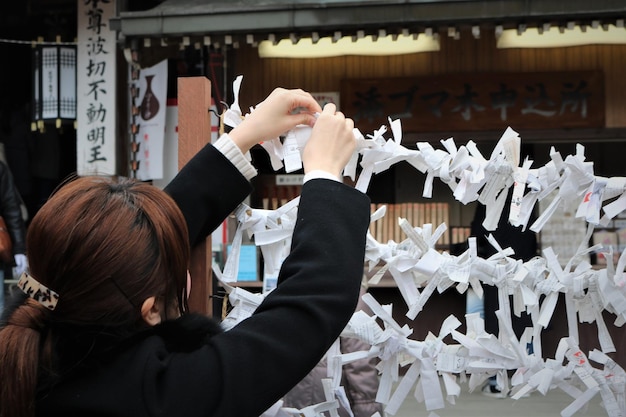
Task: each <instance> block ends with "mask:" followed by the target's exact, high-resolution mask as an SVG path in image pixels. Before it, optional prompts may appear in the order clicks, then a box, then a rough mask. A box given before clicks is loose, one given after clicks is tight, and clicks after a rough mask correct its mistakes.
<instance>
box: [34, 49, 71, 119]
mask: <svg viewBox="0 0 626 417" xmlns="http://www.w3.org/2000/svg"><path fill="white" fill-rule="evenodd" d="M32 120H33V130H35V129H39V130H41V131H43V130H44V124H45V122H52V121H54V123H55V125H56V127H57V128H60V127H61V125H62V123H63V122H72V123H73V122H75V120H76V47H75V46H73V45H62V46H61V45H36V46H34V48H33V107H32Z"/></svg>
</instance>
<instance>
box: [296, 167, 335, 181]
mask: <svg viewBox="0 0 626 417" xmlns="http://www.w3.org/2000/svg"><path fill="white" fill-rule="evenodd" d="M320 178H322V179H326V180H333V181H337V182H342V181H341V180H340V179H339V178H338V177H336V176H335V175H333V174H331V173H329V172H326V171H322V170H321V169H315V170H313V171H311V172H307V173H306V174H304V178H303V179H302V183H303V184H304V183H305V182H307V181H309V180H313V179H320Z"/></svg>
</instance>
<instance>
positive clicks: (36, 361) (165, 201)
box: [0, 88, 370, 417]
mask: <svg viewBox="0 0 626 417" xmlns="http://www.w3.org/2000/svg"><path fill="white" fill-rule="evenodd" d="M296 109H302V110H301V111H299V112H298V113H295V114H292V113H293V112H294V110H296ZM315 113H320V114H319V117H315ZM299 124H307V125H309V126H313V129H312V132H311V136H310V139H309V140H308V142H307V144H306V146H305V148H304V150H303V155H302V161H303V166H304V184H303V186H302V192H301V196H300V203H299V207H298V218H297V221H296V225H295V228H294V232H293V238H292V248H291V252H290V254H289V256H288V257H287V258H286V259H285V261H284V263H283V265H282V268H281V270H280V273H279V278H278V285H277V287H276V288H275V289H274V290H273V291H272V292H271V293H270V294H269V295H268V296H267V297H266V298H265V299H264V301H263V303H261V305H260V306H259V307H258V308H257V309H256V311H255V312H254V314H253V315H252V316H251V317H249V318H248V319H246V320H244V321H242V322H241V323H239V324H238V325H237V326H235V327H233V328H232V329H230V330H228V331H222V329H221V327H220V326H219V323H218V322H217V321H215V320H213V319H211V318H209V317H205V316H201V315H197V314H191V313H189V311H188V306H187V297H188V288H187V270H188V267H189V254H190V250H191V249H190V247H191V246H193V245H195V244H197V243H199V242H201V241H203V240H204V239H206V237H207V236H208V235H209V234H210V233H211V231H212V230H213V229H215V228H216V227H217V226H218V225H219V224H220V223H221V222H222V221H223V220H224V218H226V217H227V216H228V215H229V214H230V213H231V212H232V211H233V210H234V208H235V207H236V206H237V205H238V204H239V203H241V202H242V201H243V200H244V199H245V197H246V196H247V195H248V194H249V192H250V191H251V188H252V187H251V184H250V182H249V180H250V179H251V178H252V177H254V176H255V175H256V170H255V169H254V167H253V166H252V165H251V164H250V163H249V162H248V160H247V159H246V157H245V154H246V153H247V152H248V151H249V150H250V148H251V147H252V146H254V145H256V144H258V143H259V142H261V141H263V140H268V139H270V138H274V137H277V136H279V135H281V134H284V133H285V132H287V131H289V130H291V129H292V128H294V127H295V126H296V125H299ZM353 129H354V123H353V121H352V120H351V119H347V118H346V117H345V116H344V115H343V114H342V113H340V112H336V107H335V106H334V105H333V104H327V105H326V106H324V109H321V108H320V106H319V104H318V103H317V102H316V101H315V99H314V98H313V96H311V95H310V94H309V93H306V92H304V91H302V90H285V89H280V88H279V89H276V90H274V91H273V92H272V93H271V94H270V95H269V96H268V97H267V98H266V100H265V101H263V102H262V103H261V104H259V105H258V106H257V107H256V108H255V109H254V111H253V112H252V113H251V114H250V115H248V116H247V117H246V118H245V119H244V120H243V121H242V122H241V123H240V124H239V125H238V126H237V127H236V128H234V129H233V130H232V131H231V132H229V133H227V134H224V135H222V136H221V137H220V139H219V140H218V141H216V142H215V144H214V145H212V144H210V143H209V144H207V145H206V146H205V147H204V148H203V149H201V150H200V151H199V152H198V153H197V154H196V155H195V156H194V157H193V158H192V159H191V160H190V161H189V162H188V163H187V164H186V165H185V166H184V167H183V168H182V169H181V171H180V172H179V173H178V175H177V176H176V177H175V178H174V179H173V180H172V181H171V183H170V184H169V185H168V186H167V187H166V188H165V192H164V191H162V190H160V189H159V188H157V187H155V186H152V185H149V184H147V183H143V182H140V181H134V180H131V179H127V178H117V179H115V178H109V177H81V178H78V179H75V180H73V181H71V182H68V183H67V184H65V185H63V186H62V187H61V188H60V189H59V190H58V191H56V192H55V193H54V194H53V195H52V196H51V197H50V199H49V200H48V201H47V202H46V204H44V206H43V207H42V208H41V209H40V210H39V211H38V212H37V214H36V215H35V216H34V217H33V219H32V221H31V223H30V225H29V228H28V233H27V238H26V239H27V248H28V252H27V254H28V256H29V271H28V273H24V274H23V275H22V278H21V279H20V284H19V286H20V288H23V290H24V293H21V294H20V293H19V292H18V293H16V295H19V296H17V297H15V298H14V299H13V300H12V304H11V306H8V307H7V309H5V311H4V314H3V317H2V318H1V319H0V321H1V323H0V358H1V359H0V381H2V384H1V385H0V416H1V417H9V416H10V417H32V416H39V417H41V416H86V415H89V416H95V415H100V416H105V415H106V416H129V417H130V416H133V417H148V416H156V415H160V416H168V417H176V416H181V417H196V416H197V417H201V416H202V417H206V416H212V417H234V416H236V417H258V416H259V415H261V414H262V413H263V412H264V411H265V410H267V409H268V408H269V407H270V406H272V405H273V404H275V403H276V402H277V401H278V400H279V399H280V398H282V396H283V395H284V394H285V393H286V392H287V391H289V389H291V388H292V387H293V386H294V385H296V384H297V383H298V381H300V380H301V379H302V378H303V377H304V376H305V375H306V374H307V373H308V372H309V371H310V370H311V369H312V368H313V367H314V366H315V364H316V363H317V362H319V360H320V359H321V358H322V356H323V355H324V353H326V351H327V350H328V349H329V347H330V346H331V344H332V343H333V342H334V341H335V340H336V339H337V337H338V336H339V334H340V333H341V331H342V330H343V329H344V327H345V326H346V324H347V322H348V320H349V319H350V317H351V316H352V314H353V312H354V310H355V307H356V305H357V301H358V295H359V287H360V283H361V277H362V274H363V263H364V259H365V236H366V233H367V229H368V227H369V217H370V215H369V211H370V210H369V209H370V200H369V198H368V197H367V195H366V194H364V193H362V192H360V191H359V190H356V189H354V188H353V187H350V186H348V185H345V184H343V183H342V181H341V178H342V177H341V175H342V171H343V169H344V167H345V165H346V164H347V162H348V160H349V159H350V157H351V155H352V153H353V152H354V151H355V149H356V140H355V137H354V134H353Z"/></svg>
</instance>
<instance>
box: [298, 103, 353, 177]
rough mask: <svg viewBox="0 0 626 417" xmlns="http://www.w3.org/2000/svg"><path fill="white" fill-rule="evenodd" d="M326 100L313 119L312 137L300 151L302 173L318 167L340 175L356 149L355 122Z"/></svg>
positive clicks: (337, 175)
mask: <svg viewBox="0 0 626 417" xmlns="http://www.w3.org/2000/svg"><path fill="white" fill-rule="evenodd" d="M336 110H337V107H336V106H335V105H334V104H332V103H329V104H326V105H325V106H324V110H323V111H322V113H321V114H320V116H319V118H318V119H317V121H316V122H315V126H314V127H313V131H312V132H311V137H310V138H309V141H308V142H307V144H306V146H305V147H304V151H303V152H302V164H303V165H304V172H305V174H306V173H308V172H311V171H314V170H321V171H325V172H328V173H330V174H332V175H335V176H336V177H337V178H341V172H342V171H343V169H344V167H345V166H346V164H347V163H348V161H349V160H350V157H351V156H352V153H353V152H354V150H355V149H356V139H355V137H354V133H353V129H354V122H353V121H352V119H348V118H346V117H345V116H344V115H343V113H341V112H337V111H336Z"/></svg>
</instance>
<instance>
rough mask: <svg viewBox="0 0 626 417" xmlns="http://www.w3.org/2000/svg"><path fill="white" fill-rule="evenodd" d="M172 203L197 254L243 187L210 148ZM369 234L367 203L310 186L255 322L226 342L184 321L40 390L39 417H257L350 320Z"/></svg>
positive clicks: (206, 322)
mask: <svg viewBox="0 0 626 417" xmlns="http://www.w3.org/2000/svg"><path fill="white" fill-rule="evenodd" d="M167 191H168V192H169V193H170V194H171V195H172V196H173V197H174V198H175V200H176V201H177V202H178V204H179V205H180V207H181V209H182V211H183V213H184V215H185V218H186V220H187V223H188V225H189V228H190V236H191V240H192V242H197V241H198V240H200V239H202V238H204V237H205V236H206V235H207V233H209V232H210V231H211V230H212V229H213V228H214V227H215V226H216V225H218V224H219V223H220V222H221V221H222V219H223V218H224V217H225V216H226V215H228V214H229V213H230V212H231V211H232V210H233V208H234V207H235V206H236V205H237V204H238V203H239V202H240V201H241V200H242V199H243V198H244V196H245V195H246V194H247V193H248V191H249V184H248V182H247V181H245V179H244V178H243V176H241V174H240V173H239V172H238V171H237V170H236V169H235V168H234V166H233V165H232V164H231V163H230V162H229V161H228V160H227V159H226V158H225V157H224V156H223V155H222V154H221V153H219V152H218V151H217V150H215V149H214V148H213V147H212V146H211V145H208V146H207V147H206V148H204V149H203V150H202V151H201V152H200V153H199V154H198V155H197V156H196V157H194V159H193V160H192V161H190V162H189V163H188V164H187V166H186V167H185V168H183V170H182V171H181V173H180V174H179V175H178V176H177V177H176V178H175V179H174V180H173V182H172V183H171V185H169V186H168V187H167ZM368 225H369V199H368V198H367V196H366V195H365V194H363V193H361V192H359V191H357V190H355V189H353V188H351V187H348V186H345V185H343V184H341V183H338V182H335V181H329V180H323V179H317V180H312V181H309V182H307V183H306V184H305V185H304V186H303V187H302V196H301V200H300V207H299V211H298V220H297V223H296V227H295V230H294V234H293V240H292V242H293V243H292V250H291V254H290V255H289V257H288V258H287V259H286V260H285V262H284V264H283V267H282V270H281V272H280V276H279V284H278V286H277V288H276V289H275V290H274V291H273V292H272V293H270V294H269V295H268V296H267V297H266V299H265V301H264V302H263V303H262V304H261V305H260V306H259V308H258V309H257V311H256V312H255V314H254V315H253V316H252V317H250V318H248V319H247V320H245V321H243V322H241V323H240V324H239V325H237V326H236V327H235V328H233V329H231V330H229V331H227V332H221V331H220V329H219V328H218V326H217V324H216V323H215V322H214V321H212V320H210V319H207V318H205V317H199V316H193V315H191V316H184V317H182V318H180V319H178V320H176V321H171V322H165V323H162V324H160V325H158V326H155V327H154V328H152V329H150V330H148V331H146V332H144V333H141V334H138V335H135V336H133V337H132V338H130V339H128V340H125V341H123V342H121V343H119V344H117V346H116V347H115V348H114V349H113V350H110V351H108V352H106V354H102V355H98V356H97V357H95V358H91V359H90V360H89V361H88V363H89V364H90V365H89V366H80V367H78V368H77V370H75V371H73V372H71V373H69V374H67V375H65V376H64V377H63V378H62V380H61V382H60V383H58V384H56V385H55V386H54V387H53V388H52V389H49V388H47V389H45V390H43V389H41V387H40V397H39V399H38V402H37V405H36V409H37V416H64V417H69V416H132V417H141V416H168V417H174V416H181V417H194V416H205V417H206V416H223V417H246V416H249V417H257V416H259V415H260V414H261V413H262V412H263V411H265V410H266V409H267V408H268V407H270V406H271V405H272V404H273V403H275V402H276V401H277V400H279V399H280V398H281V396H282V395H284V394H285V393H286V392H287V391H288V390H289V389H290V388H291V387H293V386H294V385H295V384H296V383H297V382H298V381H300V379H302V378H303V377H304V376H305V375H306V374H307V373H308V372H309V371H310V370H311V369H312V368H313V367H314V366H315V364H316V363H317V362H318V361H319V360H320V358H321V357H322V356H323V355H324V353H325V352H326V351H327V349H328V348H329V347H330V345H331V344H332V342H333V341H334V340H335V339H336V338H337V337H338V336H339V334H340V332H341V331H342V330H343V328H344V327H345V325H346V324H347V321H348V320H349V318H350V317H351V316H352V313H353V312H354V309H355V306H356V303H357V298H358V294H359V286H360V282H361V277H362V273H363V262H364V256H365V234H366V231H367V227H368ZM61 296H62V294H61ZM61 353H62V354H63V355H65V356H66V357H67V356H71V355H72V352H61Z"/></svg>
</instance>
